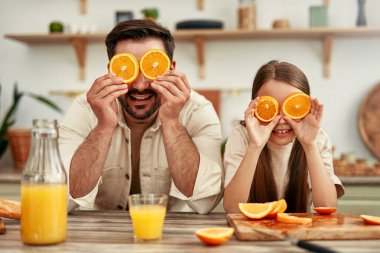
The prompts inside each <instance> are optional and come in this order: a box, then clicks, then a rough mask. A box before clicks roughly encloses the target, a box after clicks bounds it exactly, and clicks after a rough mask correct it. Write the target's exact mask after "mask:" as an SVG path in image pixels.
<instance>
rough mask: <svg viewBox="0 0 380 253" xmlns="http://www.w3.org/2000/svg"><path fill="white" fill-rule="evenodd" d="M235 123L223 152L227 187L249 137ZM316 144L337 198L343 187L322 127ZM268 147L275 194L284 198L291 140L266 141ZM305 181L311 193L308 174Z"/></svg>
mask: <svg viewBox="0 0 380 253" xmlns="http://www.w3.org/2000/svg"><path fill="white" fill-rule="evenodd" d="M235 123H236V124H235V126H234V128H233V130H232V132H231V135H230V136H229V138H228V142H227V144H226V152H225V153H224V169H225V175H226V176H225V181H224V185H225V187H227V185H228V184H229V183H230V182H231V180H232V178H233V177H234V176H235V174H236V171H237V170H238V168H239V166H240V163H241V161H242V160H243V158H244V156H245V153H246V151H247V148H248V138H249V137H248V132H247V129H246V128H245V127H244V126H242V125H241V124H240V123H239V122H235ZM317 145H318V148H319V153H320V154H321V157H322V160H323V165H324V168H323V169H325V170H327V172H328V174H329V176H330V179H331V181H332V182H333V183H334V185H335V188H336V190H337V197H338V198H339V197H341V196H343V195H344V187H343V185H342V182H341V181H340V180H339V178H338V177H337V176H336V175H335V174H334V167H333V156H332V146H331V142H330V139H329V137H328V135H327V133H326V132H325V131H324V130H323V129H320V131H319V133H318V135H317ZM268 148H269V150H270V154H271V159H272V169H273V176H274V180H275V182H276V185H277V194H278V197H279V199H281V198H284V193H285V192H284V191H285V187H286V186H287V184H288V181H289V174H288V161H289V157H290V153H291V150H292V148H293V142H292V143H289V144H287V145H283V146H280V145H276V144H274V143H272V142H268ZM307 182H308V185H309V189H310V194H312V189H311V180H310V175H309V174H308V178H307ZM309 199H310V205H312V196H311V195H310V198H309Z"/></svg>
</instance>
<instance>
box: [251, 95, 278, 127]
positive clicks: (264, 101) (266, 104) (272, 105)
mask: <svg viewBox="0 0 380 253" xmlns="http://www.w3.org/2000/svg"><path fill="white" fill-rule="evenodd" d="M278 113H279V105H278V102H277V100H276V99H275V98H274V97H271V96H261V97H260V100H259V102H257V106H256V109H255V116H256V118H258V119H259V120H260V121H262V122H270V121H272V120H273V119H274V118H275V117H276V116H277V115H278Z"/></svg>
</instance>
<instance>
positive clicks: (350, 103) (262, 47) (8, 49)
mask: <svg viewBox="0 0 380 253" xmlns="http://www.w3.org/2000/svg"><path fill="white" fill-rule="evenodd" d="M204 1H205V9H204V10H203V11H200V10H198V9H197V8H196V3H197V1H196V0H150V1H148V0H124V1H120V0H107V1H105V0H88V1H87V2H88V4H87V14H85V15H82V14H81V13H80V11H79V2H80V1H79V0H66V1H62V0H61V1H57V0H55V1H51V0H0V82H1V84H2V86H3V95H2V97H1V115H2V116H3V114H4V110H5V108H6V107H7V106H8V105H9V103H10V100H11V93H12V87H13V83H14V82H15V81H17V82H18V84H19V88H21V89H22V90H28V91H32V92H35V93H41V94H44V95H48V91H50V90H70V89H75V90H82V89H87V88H88V87H90V85H91V84H92V82H93V80H94V79H95V78H97V77H98V76H100V75H103V74H105V73H106V65H107V57H106V49H105V46H104V45H103V43H93V44H90V45H89V46H88V49H87V57H86V61H87V76H86V81H84V82H82V81H79V79H78V66H77V60H76V55H75V54H74V50H73V48H72V47H71V46H70V45H68V44H64V45H37V46H30V45H27V44H23V43H19V42H15V41H12V40H9V39H5V38H4V34H8V33H47V30H48V24H49V22H51V21H52V20H60V21H62V22H64V23H65V24H67V25H72V24H75V25H77V26H81V25H82V24H84V25H87V26H91V25H95V26H96V27H97V28H98V31H100V32H108V31H109V30H110V29H112V27H113V25H114V22H115V21H114V20H115V18H114V12H115V10H132V11H134V13H135V17H141V14H140V10H141V9H142V8H145V7H152V6H158V7H159V9H160V12H161V13H160V14H161V15H160V19H159V21H160V22H161V23H163V24H165V25H166V26H167V27H169V28H170V29H174V27H175V23H176V22H177V21H179V20H184V19H190V18H214V19H222V20H223V21H224V23H225V27H226V28H228V29H235V28H236V26H237V22H236V20H237V15H236V14H237V6H238V1H237V0H204ZM257 3H258V21H257V25H258V28H263V29H268V28H270V27H271V23H272V21H273V20H274V19H276V18H287V19H289V21H290V23H291V26H292V27H307V26H308V8H309V6H311V5H320V4H321V3H322V0H258V1H257ZM379 11H380V1H378V0H367V3H366V14H367V22H368V26H377V27H378V26H380V15H378V14H379ZM356 16H357V0H330V7H329V21H330V26H332V27H354V26H355V20H356ZM175 59H176V60H177V68H178V69H179V70H181V71H183V72H185V73H186V74H187V75H188V77H189V80H190V82H191V85H192V86H193V87H194V88H222V89H229V88H246V89H249V88H250V86H251V83H252V80H253V76H254V74H255V73H256V71H257V69H258V68H259V67H260V66H261V65H262V64H264V63H265V62H267V61H269V60H271V59H279V60H282V61H289V62H291V63H294V64H296V65H298V66H299V67H300V68H301V69H302V70H304V72H305V73H306V75H307V76H308V78H309V81H310V83H311V88H312V95H313V96H317V97H318V98H319V100H321V101H322V102H323V103H324V104H325V108H326V109H325V113H324V119H323V127H324V128H325V129H326V130H327V132H328V133H329V135H330V137H331V140H332V142H333V144H334V145H335V146H336V147H337V154H336V155H337V156H339V155H340V153H344V152H349V151H354V152H356V154H357V156H359V157H364V158H372V159H373V157H372V156H371V154H370V153H369V152H368V150H367V148H366V147H365V146H364V144H363V143H362V141H361V138H360V136H359V133H358V130H357V125H356V118H357V111H358V107H359V105H360V101H361V98H362V97H363V96H364V95H365V94H366V92H367V91H368V90H369V89H370V88H371V87H372V86H374V85H375V84H376V83H378V82H379V77H380V71H379V66H380V60H379V59H380V36H378V37H373V38H368V37H364V38H340V39H336V40H334V44H333V51H332V65H331V77H330V78H328V79H326V78H324V77H323V75H322V71H323V69H322V61H321V59H322V47H321V43H320V41H316V40H259V41H253V40H252V41H251V40H244V41H217V42H207V44H206V71H207V77H206V79H205V80H200V79H199V78H198V68H197V65H196V63H197V61H196V51H195V47H194V45H193V44H191V43H177V49H176V52H175ZM54 99H55V100H56V101H57V102H58V103H59V104H60V105H61V106H62V107H64V108H67V107H68V106H69V105H70V103H71V101H70V100H69V99H67V98H63V97H54ZM249 99H250V94H249V91H248V92H243V93H241V95H240V96H239V97H234V96H231V95H230V94H229V92H227V91H226V92H224V93H223V105H222V116H221V120H222V123H223V128H224V135H225V136H228V134H229V132H230V130H231V121H232V120H233V119H238V118H242V116H243V112H244V110H245V107H246V105H247V104H248V103H249ZM36 117H39V118H41V117H56V118H58V119H59V120H60V119H62V116H61V115H59V114H56V113H55V112H52V111H51V110H49V109H47V108H45V107H44V106H42V105H40V104H38V103H36V102H35V101H32V100H30V99H28V98H25V99H24V101H23V102H22V104H21V106H20V110H19V112H18V117H17V126H29V125H30V124H31V121H32V119H33V118H36Z"/></svg>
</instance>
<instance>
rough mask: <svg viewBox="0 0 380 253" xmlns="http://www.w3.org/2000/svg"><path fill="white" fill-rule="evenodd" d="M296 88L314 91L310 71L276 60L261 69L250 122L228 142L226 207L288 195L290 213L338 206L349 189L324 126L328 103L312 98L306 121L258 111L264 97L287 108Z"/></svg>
mask: <svg viewBox="0 0 380 253" xmlns="http://www.w3.org/2000/svg"><path fill="white" fill-rule="evenodd" d="M294 92H304V93H306V94H308V95H310V87H309V83H308V80H307V78H306V76H305V74H304V73H303V72H302V71H301V70H300V69H298V68H297V67H296V66H294V65H292V64H290V63H286V62H278V61H271V62H268V63H267V64H265V65H263V66H262V67H261V68H260V69H259V71H258V72H257V74H256V77H255V80H254V81H253V86H252V101H251V102H250V104H249V106H248V108H247V110H246V111H245V122H241V124H238V125H236V126H235V127H234V129H233V130H232V133H231V136H230V137H229V138H228V141H227V144H226V151H225V154H224V168H225V170H226V177H225V192H224V209H225V210H226V212H227V213H238V212H239V208H238V203H240V202H244V203H245V202H252V203H253V202H255V203H263V202H269V201H274V200H279V199H282V198H284V199H285V200H286V202H287V205H288V208H287V210H286V212H307V211H309V210H310V205H311V202H312V204H313V205H314V206H315V207H335V206H336V204H337V197H341V196H342V195H343V194H344V188H343V186H342V183H341V182H340V180H339V179H338V178H337V177H336V176H335V175H334V169H333V159H332V147H331V144H330V140H329V138H328V136H327V134H326V132H325V131H324V130H322V128H321V127H320V122H321V119H322V113H323V105H322V104H320V103H319V102H318V100H317V99H315V98H311V101H310V102H311V110H310V112H309V114H308V115H307V116H306V117H305V118H303V119H301V120H293V119H291V118H289V117H287V116H284V115H283V112H282V111H280V114H279V115H278V116H276V117H275V118H274V119H273V120H272V121H271V122H270V123H262V122H260V121H259V120H258V119H257V118H256V117H255V115H254V113H253V112H254V110H255V108H256V105H257V102H258V101H259V100H260V98H259V97H260V96H264V95H267V96H272V97H274V98H275V99H276V100H277V101H278V103H279V106H280V108H281V106H282V103H283V102H284V100H285V98H286V97H287V96H288V95H290V94H292V93H294Z"/></svg>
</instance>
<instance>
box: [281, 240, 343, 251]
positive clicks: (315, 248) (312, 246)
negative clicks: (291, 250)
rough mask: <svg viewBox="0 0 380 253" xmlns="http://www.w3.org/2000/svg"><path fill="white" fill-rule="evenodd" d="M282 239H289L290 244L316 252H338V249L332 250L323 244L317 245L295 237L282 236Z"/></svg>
mask: <svg viewBox="0 0 380 253" xmlns="http://www.w3.org/2000/svg"><path fill="white" fill-rule="evenodd" d="M282 239H283V240H286V241H289V242H290V243H291V244H292V245H295V246H298V247H300V248H303V249H307V250H309V251H311V252H316V253H338V251H335V250H332V249H330V248H328V247H325V246H319V245H317V244H314V243H311V242H307V241H304V240H299V239H296V238H290V237H282Z"/></svg>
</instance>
